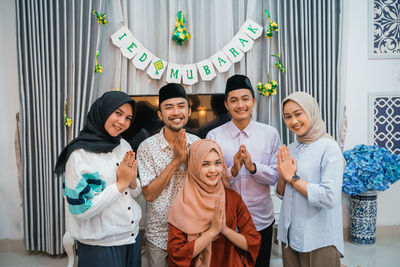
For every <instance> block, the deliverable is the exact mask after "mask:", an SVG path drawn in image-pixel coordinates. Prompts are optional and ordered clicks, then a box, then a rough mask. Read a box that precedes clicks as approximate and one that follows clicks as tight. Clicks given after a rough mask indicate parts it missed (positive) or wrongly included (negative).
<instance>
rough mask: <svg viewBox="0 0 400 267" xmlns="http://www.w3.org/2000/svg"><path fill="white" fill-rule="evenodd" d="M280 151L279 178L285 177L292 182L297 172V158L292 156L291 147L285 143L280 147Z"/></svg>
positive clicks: (278, 155) (278, 158) (278, 156)
mask: <svg viewBox="0 0 400 267" xmlns="http://www.w3.org/2000/svg"><path fill="white" fill-rule="evenodd" d="M279 152H280V153H278V154H277V160H278V162H277V170H278V179H282V178H283V179H285V181H287V182H290V181H291V180H292V177H293V175H295V174H296V170H297V166H296V160H295V159H294V158H290V152H289V149H288V147H287V146H285V145H283V146H282V147H281V148H280V151H279Z"/></svg>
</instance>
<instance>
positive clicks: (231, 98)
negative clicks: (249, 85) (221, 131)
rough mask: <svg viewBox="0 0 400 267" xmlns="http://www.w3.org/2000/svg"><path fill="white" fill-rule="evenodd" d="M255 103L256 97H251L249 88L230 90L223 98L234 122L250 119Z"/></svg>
mask: <svg viewBox="0 0 400 267" xmlns="http://www.w3.org/2000/svg"><path fill="white" fill-rule="evenodd" d="M255 104H256V98H254V97H253V95H252V94H251V92H250V90H249V89H236V90H233V91H230V92H229V93H228V96H227V98H226V100H225V107H226V109H227V110H228V111H229V113H230V115H231V117H232V120H233V121H234V122H235V121H236V122H243V121H250V120H251V112H252V111H253V107H254V105H255Z"/></svg>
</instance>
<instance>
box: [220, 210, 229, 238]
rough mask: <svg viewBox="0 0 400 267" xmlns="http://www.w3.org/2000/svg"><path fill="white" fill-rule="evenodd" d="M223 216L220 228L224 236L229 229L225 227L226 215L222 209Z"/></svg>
mask: <svg viewBox="0 0 400 267" xmlns="http://www.w3.org/2000/svg"><path fill="white" fill-rule="evenodd" d="M222 213H223V215H222V227H221V234H223V235H225V234H226V232H227V231H228V230H229V227H228V226H226V213H225V209H223V212H222Z"/></svg>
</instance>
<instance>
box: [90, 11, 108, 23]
mask: <svg viewBox="0 0 400 267" xmlns="http://www.w3.org/2000/svg"><path fill="white" fill-rule="evenodd" d="M93 14H94V15H96V19H97V23H99V24H103V25H107V23H108V20H106V14H105V13H103V14H101V15H100V14H99V13H98V12H97V11H96V10H93Z"/></svg>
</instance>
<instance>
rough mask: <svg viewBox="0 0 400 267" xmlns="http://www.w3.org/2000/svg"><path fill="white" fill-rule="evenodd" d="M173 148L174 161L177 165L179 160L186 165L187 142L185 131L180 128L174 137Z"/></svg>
mask: <svg viewBox="0 0 400 267" xmlns="http://www.w3.org/2000/svg"><path fill="white" fill-rule="evenodd" d="M173 150H174V159H173V160H174V161H176V163H177V164H178V165H179V164H180V163H181V162H183V163H185V165H187V143H186V131H185V129H181V130H180V131H179V133H178V135H177V137H176V139H175V143H174V145H173Z"/></svg>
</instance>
